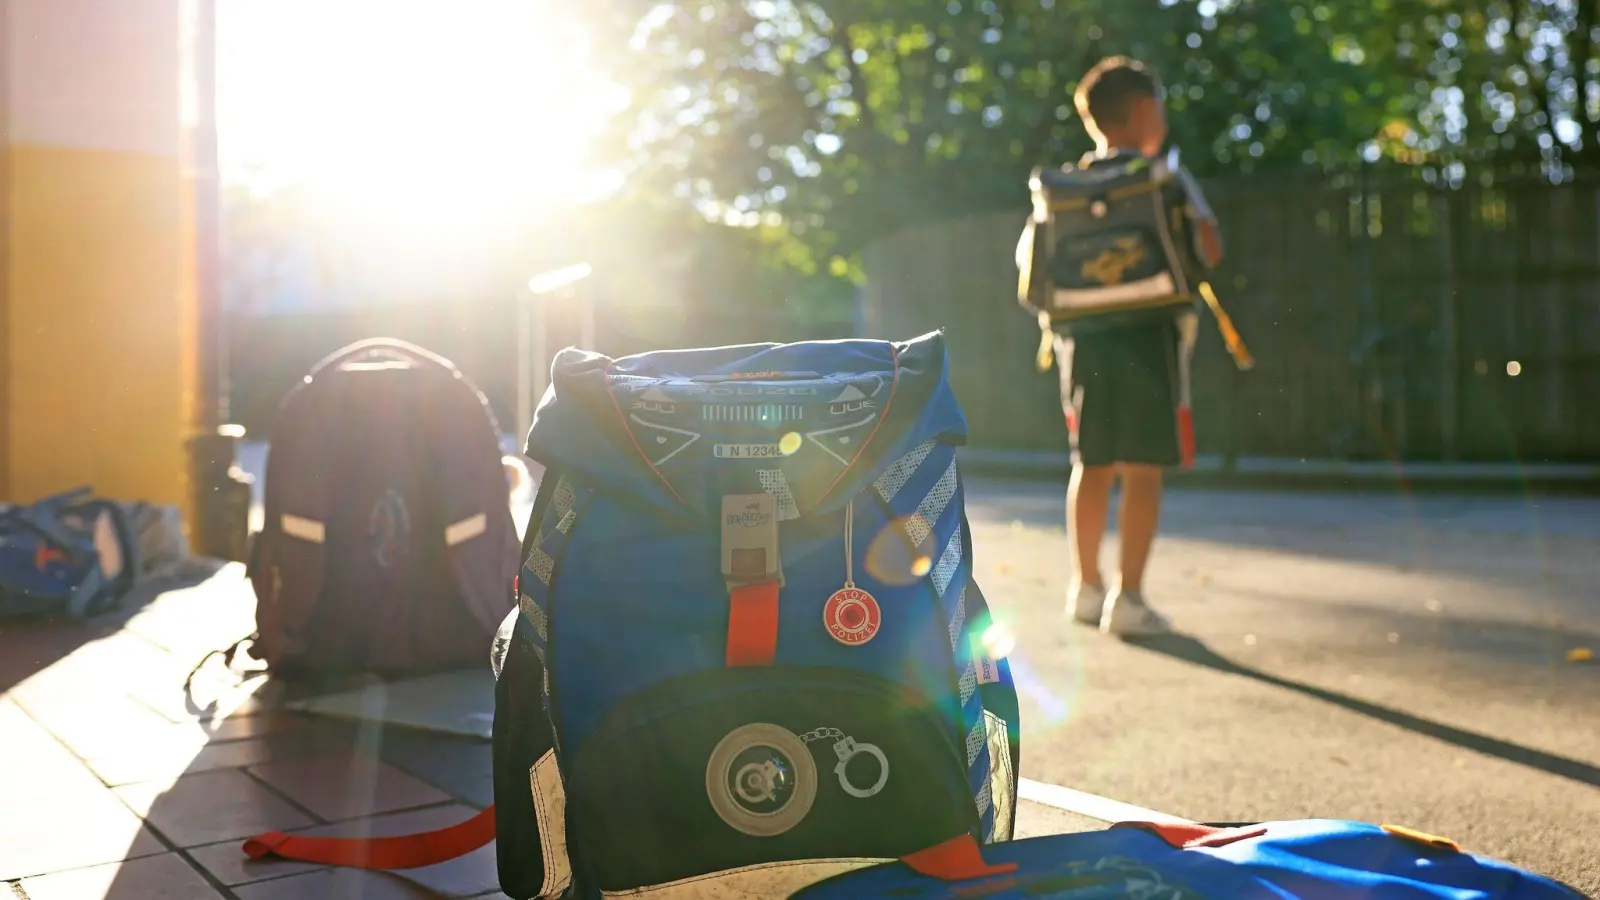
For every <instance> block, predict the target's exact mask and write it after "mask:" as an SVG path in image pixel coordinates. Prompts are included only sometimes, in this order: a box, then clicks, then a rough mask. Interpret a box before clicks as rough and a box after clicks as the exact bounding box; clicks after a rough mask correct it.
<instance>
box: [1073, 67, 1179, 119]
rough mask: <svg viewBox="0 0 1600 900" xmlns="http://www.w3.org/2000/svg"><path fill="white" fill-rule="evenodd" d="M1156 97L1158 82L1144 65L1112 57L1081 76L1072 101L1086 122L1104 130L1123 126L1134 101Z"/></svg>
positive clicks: (1157, 94) (1159, 90)
mask: <svg viewBox="0 0 1600 900" xmlns="http://www.w3.org/2000/svg"><path fill="white" fill-rule="evenodd" d="M1159 96H1161V82H1160V80H1158V79H1157V78H1156V76H1155V73H1154V72H1152V71H1150V69H1149V68H1147V67H1146V66H1145V64H1144V63H1142V62H1139V61H1138V60H1136V59H1129V58H1128V57H1126V56H1113V57H1110V58H1108V59H1103V60H1101V61H1100V62H1098V63H1096V64H1095V67H1094V68H1092V69H1090V70H1089V71H1088V72H1087V73H1085V74H1084V76H1083V79H1082V80H1080V81H1079V82H1078V90H1077V92H1076V93H1074V95H1073V98H1072V100H1073V104H1074V105H1075V106H1077V108H1078V115H1079V116H1080V117H1081V118H1082V119H1083V120H1084V121H1085V122H1087V123H1089V124H1092V125H1094V126H1095V127H1096V128H1100V129H1102V130H1103V129H1104V128H1105V127H1106V126H1108V125H1109V126H1111V127H1112V128H1115V127H1117V126H1118V125H1122V124H1124V123H1126V122H1127V121H1128V116H1129V115H1130V114H1131V113H1132V112H1133V104H1134V101H1135V100H1138V99H1139V98H1141V97H1159Z"/></svg>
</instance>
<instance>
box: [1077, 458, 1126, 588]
mask: <svg viewBox="0 0 1600 900" xmlns="http://www.w3.org/2000/svg"><path fill="white" fill-rule="evenodd" d="M1116 479H1117V470H1116V467H1114V466H1083V465H1078V466H1073V467H1072V481H1071V483H1070V484H1068V486H1067V525H1068V527H1069V528H1070V529H1071V530H1072V574H1073V580H1074V581H1075V582H1078V583H1080V584H1085V585H1088V586H1089V587H1093V588H1104V587H1105V580H1104V579H1103V578H1101V576H1100V541H1101V539H1102V538H1104V537H1105V533H1106V520H1107V518H1109V517H1110V515H1111V487H1112V485H1113V484H1115V483H1116Z"/></svg>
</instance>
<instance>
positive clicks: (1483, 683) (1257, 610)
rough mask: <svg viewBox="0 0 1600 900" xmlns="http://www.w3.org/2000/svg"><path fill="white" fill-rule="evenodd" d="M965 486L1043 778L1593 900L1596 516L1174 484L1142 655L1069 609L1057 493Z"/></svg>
mask: <svg viewBox="0 0 1600 900" xmlns="http://www.w3.org/2000/svg"><path fill="white" fill-rule="evenodd" d="M969 490H970V491H971V497H970V498H969V501H968V506H969V516H970V517H971V519H972V523H973V530H974V532H975V554H976V564H977V575H978V578H979V579H980V583H981V584H982V586H983V587H984V592H985V595H986V596H987V597H988V599H989V602H990V604H991V605H992V606H994V607H995V608H996V611H997V616H999V617H1001V618H1003V619H1004V620H1005V621H1007V622H1008V623H1009V624H1010V626H1011V627H1012V629H1013V630H1014V631H1015V632H1016V634H1017V636H1018V645H1017V649H1016V651H1015V652H1014V653H1013V655H1012V661H1013V665H1014V669H1015V671H1016V672H1017V673H1018V678H1019V682H1020V686H1021V688H1022V692H1023V695H1024V701H1023V702H1024V734H1025V737H1024V747H1023V765H1022V771H1023V774H1024V775H1025V776H1028V777H1031V778H1035V779H1038V780H1041V781H1044V782H1050V783H1055V784H1061V785H1068V786H1071V787H1073V788H1076V789H1079V790H1083V791H1088V792H1091V793H1094V794H1099V795H1103V796H1107V797H1112V798H1116V799H1117V800H1121V801H1125V802H1129V803H1134V804H1137V805H1140V806H1144V807H1149V808H1152V809H1156V810H1160V811H1163V812H1167V813H1172V814H1176V815H1180V816H1184V817H1188V818H1193V819H1200V820H1205V821H1245V820H1261V819H1271V818H1297V817H1308V816H1334V817H1346V818H1355V819H1363V820H1368V821H1376V822H1388V823H1396V824H1404V825H1410V826H1412V827H1416V828H1420V829H1423V830H1425V831H1429V832H1432V833H1436V834H1445V835H1448V836H1451V837H1454V838H1456V839H1457V840H1459V841H1461V842H1462V843H1463V844H1464V845H1466V846H1467V847H1468V848H1470V849H1473V850H1475V851H1478V852H1484V853H1489V854H1494V855H1498V856H1502V857H1505V858H1508V859H1511V860H1513V861H1515V862H1518V863H1521V864H1523V865H1526V866H1529V867H1531V868H1533V869H1535V870H1537V871H1541V872H1544V873H1546V874H1550V875H1553V876H1556V877H1558V878H1562V879H1564V880H1566V881H1567V882H1569V883H1571V884H1573V885H1574V886H1576V887H1578V888H1580V889H1582V890H1585V891H1587V892H1590V893H1596V892H1600V665H1596V664H1595V663H1593V662H1590V663H1581V662H1578V663H1574V662H1568V661H1567V658H1568V653H1569V652H1570V651H1572V650H1574V649H1578V648H1588V649H1592V650H1593V651H1595V652H1596V654H1597V655H1600V502H1596V501H1593V500H1584V499H1574V498H1563V499H1545V500H1537V501H1536V500H1530V499H1526V498H1517V497H1497V498H1487V497H1437V496H1430V497H1420V498H1418V497H1412V498H1408V497H1403V496H1396V495H1383V494H1366V495H1357V496H1345V495H1325V494H1317V495H1304V494H1250V493H1243V492H1202V491H1174V492H1172V493H1171V494H1169V497H1168V503H1167V509H1166V517H1165V518H1166V529H1165V532H1164V537H1163V538H1162V540H1161V541H1160V542H1159V543H1158V546H1157V550H1156V556H1155V560H1154V562H1153V563H1152V568H1151V572H1150V575H1149V577H1148V578H1147V591H1148V593H1149V595H1150V597H1151V598H1152V601H1153V602H1154V603H1156V604H1157V605H1158V606H1159V607H1160V608H1161V609H1162V610H1163V611H1165V612H1167V613H1168V614H1170V615H1171V616H1172V618H1173V619H1174V621H1175V623H1176V625H1177V626H1178V628H1179V629H1180V630H1181V631H1182V635H1180V636H1174V637H1172V638H1166V639H1162V640H1158V641H1150V642H1145V643H1143V644H1127V643H1123V642H1120V641H1117V640H1114V639H1110V638H1106V637H1104V636H1102V635H1100V634H1098V633H1096V632H1094V631H1092V630H1090V629H1085V628H1082V627H1079V626H1074V625H1072V624H1070V623H1068V622H1067V621H1066V619H1065V617H1064V616H1063V613H1062V604H1063V600H1064V589H1065V573H1066V560H1067V553H1068V545H1067V535H1066V532H1065V529H1064V527H1063V521H1062V519H1063V515H1062V513H1063V509H1062V507H1063V490H1062V486H1060V485H1051V484H1039V483H1007V482H998V481H986V480H976V481H973V482H972V483H971V484H970V485H969ZM1105 549H1106V553H1107V556H1106V560H1105V568H1106V571H1107V572H1108V575H1109V574H1110V573H1114V572H1115V553H1116V542H1115V540H1114V536H1113V539H1112V540H1109V541H1108V544H1107V547H1106V548H1105Z"/></svg>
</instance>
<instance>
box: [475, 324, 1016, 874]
mask: <svg viewBox="0 0 1600 900" xmlns="http://www.w3.org/2000/svg"><path fill="white" fill-rule="evenodd" d="M965 435H966V422H965V419H964V417H963V415H962V412H961V409H960V406H959V405H958V404H957V402H956V398H955V396H954V395H953V394H952V392H951V389H950V385H949V383H948V381H947V380H946V359H945V347H944V341H943V338H942V336H941V335H938V334H932V335H928V336H925V337H922V338H918V339H916V340H912V341H909V342H905V343H890V342H886V341H868V340H849V341H828V342H805V343H796V344H786V345H777V344H763V345H752V346H740V347H723V348H716V349H707V350H686V351H670V352H658V353H647V354H643V355H639V356H632V357H626V358H622V359H615V360H613V359H608V358H606V357H603V356H599V355H596V354H593V353H585V352H580V351H577V350H571V349H569V350H565V351H563V352H562V353H561V354H560V355H558V356H557V357H556V360H555V363H554V366H553V385H552V387H551V391H550V392H549V393H548V394H547V395H546V397H545V399H544V401H543V405H542V406H541V407H540V409H539V412H538V416H537V418H536V420H535V423H534V426H533V429H532V431H531V433H530V435H529V438H528V447H527V452H528V455H529V456H530V457H531V458H533V459H534V460H537V461H538V462H540V463H542V464H544V465H545V466H546V467H547V470H546V472H545V474H544V476H543V479H542V481H541V484H540V489H539V492H538V496H537V499H536V501H535V506H534V510H533V516H532V519H531V520H530V523H529V526H528V531H527V537H526V539H525V541H524V545H523V565H522V569H521V573H520V575H519V579H518V580H519V592H518V596H519V600H520V609H519V611H517V612H515V613H513V614H512V616H511V617H509V618H508V620H507V623H506V625H505V626H503V627H502V632H501V637H500V640H499V642H498V646H497V649H496V663H497V667H498V669H497V671H498V676H499V681H498V688H497V696H496V710H495V723H494V781H495V785H494V787H495V800H496V804H495V820H496V826H497V829H498V835H497V851H498V858H499V866H500V879H501V885H502V888H503V890H505V891H506V893H508V894H509V895H510V896H512V897H515V898H529V897H566V896H573V897H585V898H587V897H597V898H598V897H600V896H602V894H603V895H604V896H608V897H609V896H633V895H635V893H641V894H644V895H646V896H650V897H653V898H660V900H667V898H671V897H675V896H680V895H682V896H701V894H700V893H698V892H699V891H701V890H711V891H712V893H711V894H707V896H725V895H726V896H760V897H768V896H771V897H780V896H785V895H787V894H788V893H790V892H792V891H794V890H796V889H798V888H800V887H803V886H805V885H806V884H808V883H810V882H814V881H818V880H821V879H822V878H825V877H828V876H830V875H832V874H836V873H838V872H841V871H845V870H848V869H850V868H854V867H859V866H863V865H870V864H873V863H874V862H876V861H882V860H893V859H896V858H902V857H907V858H909V859H910V861H911V863H912V864H913V865H916V866H918V867H919V868H921V869H924V870H928V871H976V870H969V869H965V868H963V867H964V866H966V865H968V864H970V863H972V862H973V861H976V860H977V859H978V848H979V845H980V843H986V842H991V841H997V840H1005V839H1008V838H1009V837H1010V834H1011V828H1012V825H1013V818H1014V810H1015V790H1016V788H1015V778H1014V773H1015V772H1016V769H1017V765H1018V759H1019V747H1020V744H1019V730H1018V717H1017V700H1016V693H1015V691H1014V689H1013V687H1012V683H1011V675H1010V670H1009V668H1008V667H1007V664H1006V662H1005V660H1004V659H1003V658H993V657H992V655H991V654H990V653H989V652H988V651H987V650H986V649H985V646H986V645H985V643H984V636H985V634H986V632H987V631H988V630H989V629H990V627H991V624H992V623H991V621H990V617H989V614H988V610H987V607H986V605H985V603H984V600H983V596H982V594H981V593H979V591H978V587H977V585H976V584H974V583H973V581H972V578H971V572H972V548H971V535H970V531H969V529H968V528H967V525H966V521H965V517H964V513H963V503H962V487H961V479H960V476H959V473H958V471H957V467H956V460H955V448H956V445H957V444H959V443H960V442H961V441H962V440H963V438H964V437H965ZM719 890H720V891H732V892H733V893H726V894H724V893H717V891H719Z"/></svg>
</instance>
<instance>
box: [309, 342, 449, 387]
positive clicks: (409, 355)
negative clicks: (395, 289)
mask: <svg viewBox="0 0 1600 900" xmlns="http://www.w3.org/2000/svg"><path fill="white" fill-rule="evenodd" d="M383 357H389V358H390V359H396V360H400V361H402V362H411V363H419V364H421V365H432V366H434V367H435V368H439V369H443V370H445V371H448V372H451V373H454V372H455V370H456V368H455V366H453V365H451V363H450V361H449V360H447V359H445V358H444V357H442V356H440V355H438V354H437V353H434V352H432V351H429V350H425V349H423V348H422V347H419V346H417V345H416V344H413V343H410V342H408V341H402V340H400V339H399V338H387V337H378V338H368V339H367V340H364V341H356V342H355V343H353V344H348V345H346V346H344V347H341V348H340V349H338V350H335V351H334V352H332V353H330V354H328V355H327V356H325V357H323V358H322V361H321V362H318V363H317V364H316V365H314V366H312V367H311V374H310V375H308V376H306V377H308V378H315V377H317V374H318V373H320V372H323V371H326V370H328V369H332V368H336V367H338V366H344V365H349V364H350V363H355V362H361V361H363V360H368V359H381V358H383Z"/></svg>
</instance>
